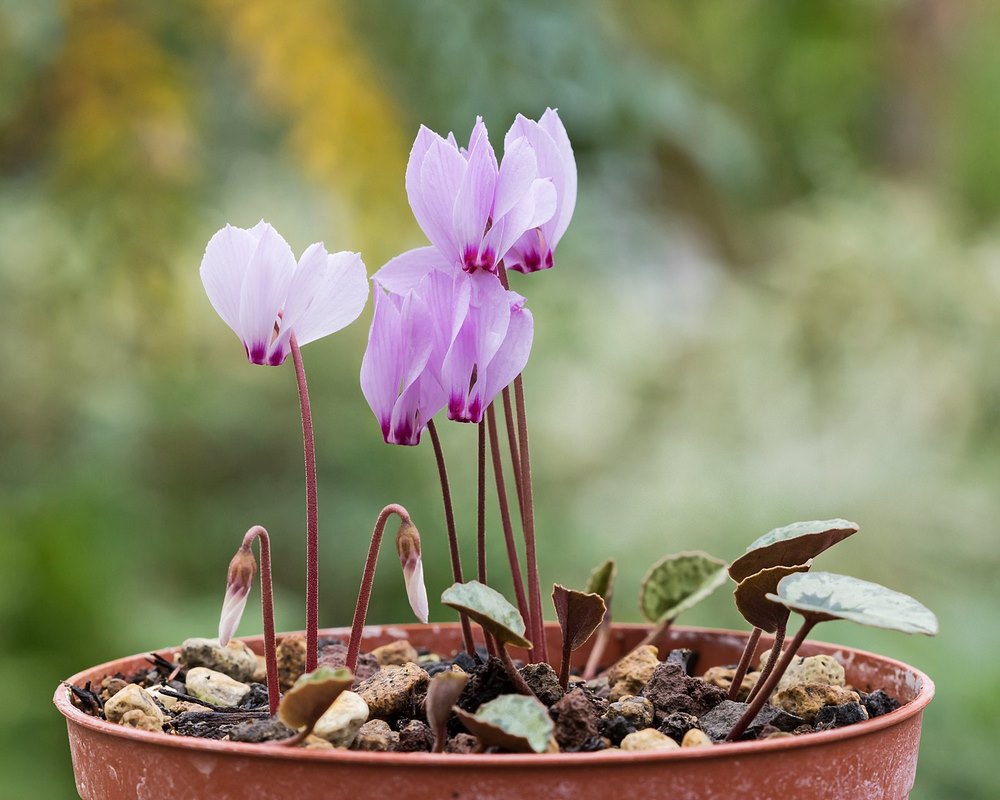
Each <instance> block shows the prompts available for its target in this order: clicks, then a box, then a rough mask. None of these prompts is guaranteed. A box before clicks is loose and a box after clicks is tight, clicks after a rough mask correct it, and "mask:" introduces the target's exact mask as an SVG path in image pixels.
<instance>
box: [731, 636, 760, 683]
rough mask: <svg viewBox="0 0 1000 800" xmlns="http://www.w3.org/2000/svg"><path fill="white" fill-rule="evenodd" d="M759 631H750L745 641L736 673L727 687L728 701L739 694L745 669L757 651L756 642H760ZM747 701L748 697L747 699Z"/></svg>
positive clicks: (745, 672)
mask: <svg viewBox="0 0 1000 800" xmlns="http://www.w3.org/2000/svg"><path fill="white" fill-rule="evenodd" d="M760 634H761V629H760V628H757V627H755V628H754V629H753V630H752V631H750V638H749V639H747V646H746V647H744V648H743V655H742V656H740V663H739V664H738V665H737V666H736V673H735V674H734V675H733V683H732V685H731V686H730V687H729V699H730V700H735V699H736V696H737V695H738V694H739V693H740V686H741V685H742V684H743V676H744V675H746V674H747V667H749V666H750V661H751V659H753V651H754V650H756V649H757V642H759V641H760ZM747 699H748V700H749V697H748V698H747Z"/></svg>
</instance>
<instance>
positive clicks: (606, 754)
mask: <svg viewBox="0 0 1000 800" xmlns="http://www.w3.org/2000/svg"><path fill="white" fill-rule="evenodd" d="M554 624H555V623H547V627H548V626H550V625H554ZM428 628H429V629H430V630H431V631H434V632H439V631H445V630H449V629H452V628H458V623H457V622H454V623H431V624H430V625H429V626H428V625H410V624H403V625H371V626H366V627H365V630H364V634H363V635H364V637H365V638H367V637H369V636H377V635H380V634H382V633H385V632H388V633H393V632H396V631H399V632H404V633H405V632H408V631H410V630H413V629H422V630H426V629H428ZM614 628H615V629H616V630H619V631H629V630H636V631H647V630H649V626H648V625H644V624H641V623H615V625H614ZM346 630H347V629H339V628H331V629H326V630H323V631H320V633H321V635H330V634H332V633H337V632H341V631H346ZM671 630H675V631H683V632H686V633H691V634H703V635H709V636H720V637H721V636H729V637H733V636H735V637H738V638H741V639H746V638H747V637H748V636H749V633H748V632H747V631H735V630H727V629H722V628H702V627H697V626H685V625H678V626H674V627H672V628H671ZM282 635H285V636H287V635H291V634H290V633H286V634H282ZM236 638H237V639H239V640H240V641H243V642H246V643H247V644H252V643H256V642H260V641H261V639H262V638H263V637H261V636H243V637H236ZM803 646H804V647H806V648H808V647H810V646H814V647H819V648H821V649H828V650H834V651H837V650H839V651H841V652H844V653H850V654H851V655H852V656H860V657H862V658H870V659H875V660H878V661H879V662H881V663H882V664H884V665H885V666H887V667H890V668H895V669H899V670H902V671H905V672H908V673H909V674H910V675H911V676H912V677H913V678H915V679H916V682H917V684H918V689H917V693H916V695H915V696H914V697H913V699H912V700H909V701H908V702H906V703H904V704H903V705H901V706H900V707H899V708H897V709H896V710H895V711H890V712H889V713H887V714H883V715H881V716H878V717H875V718H874V719H870V720H867V721H865V722H858V723H855V724H853V725H848V726H846V727H843V728H833V729H832V730H828V731H814V732H812V733H809V734H803V735H801V736H794V737H791V738H778V739H764V740H755V741H746V742H725V743H721V742H720V743H718V744H715V745H713V746H712V747H680V748H677V749H673V750H646V751H631V752H627V751H621V750H610V749H609V750H598V751H596V752H589V753H528V754H524V753H492V754H484V753H396V752H366V751H361V750H347V749H343V748H337V749H334V750H309V749H306V748H302V747H286V746H283V745H279V744H268V743H254V744H251V743H247V742H230V741H221V740H217V739H200V738H197V737H194V736H169V735H166V734H163V733H154V732H150V731H142V730H138V729H136V728H130V727H128V726H125V725H116V724H114V723H111V722H107V721H106V720H102V719H100V718H99V717H94V716H91V715H90V714H85V713H84V712H83V711H81V710H80V709H78V708H76V707H75V706H74V705H73V704H72V703H71V702H70V692H69V689H68V688H67V684H74V685H75V684H78V683H81V682H83V681H85V680H86V678H85V676H86V674H87V673H91V672H94V671H102V672H106V673H107V674H113V673H114V672H116V671H118V670H117V668H116V665H118V664H120V663H121V662H123V661H129V660H132V659H144V658H146V656H147V655H148V654H149V653H150V652H176V651H177V650H178V649H179V648H178V647H177V646H176V645H172V646H170V647H164V648H158V649H155V650H147V651H144V652H142V653H137V654H135V655H132V656H125V657H123V658H117V659H114V660H113V661H108V662H105V663H104V664H98V665H96V666H93V667H89V668H87V669H85V670H81V671H80V672H78V673H76V674H75V675H72V676H70V677H69V678H66V679H65V680H63V681H60V682H59V686H58V687H57V688H56V691H55V693H54V695H53V698H52V699H53V702H54V703H55V705H56V708H58V709H59V712H60V713H61V714H62V715H63V716H64V717H65V718H66V721H67V723H70V724H72V725H80V726H81V727H84V728H88V729H90V730H92V731H95V732H98V733H102V734H105V735H108V736H115V737H119V738H122V739H129V740H132V741H135V742H136V743H143V742H144V743H148V744H151V745H158V746H161V747H170V748H178V749H181V750H185V749H186V750H189V751H196V752H206V753H217V754H220V755H221V754H226V755H238V756H251V755H252V756H256V757H260V758H273V759H291V760H297V761H320V762H326V761H329V762H330V763H332V764H341V763H342V764H370V765H379V764H381V765H384V766H407V767H413V766H417V765H420V766H426V767H429V768H440V767H442V766H446V765H448V764H456V763H458V762H459V761H460V763H461V764H462V766H463V767H476V766H483V767H487V766H490V765H493V766H510V767H514V766H516V767H521V768H523V767H535V768H539V767H542V768H544V767H557V766H565V767H571V766H584V765H587V764H594V765H604V764H611V763H623V762H628V763H645V762H654V761H664V762H673V761H695V760H705V759H718V758H728V757H730V756H732V757H740V756H749V755H753V754H757V753H767V752H772V751H775V750H790V749H794V750H799V749H804V748H809V747H821V746H824V745H828V744H831V743H834V742H838V741H843V740H847V739H854V738H858V737H863V736H867V735H869V734H874V733H876V732H878V731H880V730H883V729H885V728H889V727H892V726H894V725H897V724H899V723H901V722H904V721H905V720H907V719H909V718H911V717H914V716H917V715H919V714H920V713H921V712H923V710H924V708H926V707H927V704H928V703H930V701H931V699H932V698H933V697H934V682H933V681H932V680H931V678H930V677H929V676H928V675H926V674H925V673H924V672H922V671H920V670H919V669H917V668H916V667H912V666H910V665H909V664H906V663H904V662H902V661H898V660H896V659H893V658H889V657H887V656H882V655H878V654H877V653H871V652H868V651H865V650H859V649H857V648H853V647H847V646H846V645H839V644H831V643H829V642H821V641H818V640H813V639H807V640H806V641H805V642H804V643H803Z"/></svg>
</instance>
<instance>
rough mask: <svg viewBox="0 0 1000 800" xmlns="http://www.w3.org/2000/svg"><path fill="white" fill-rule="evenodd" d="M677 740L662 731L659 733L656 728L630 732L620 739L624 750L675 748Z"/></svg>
mask: <svg viewBox="0 0 1000 800" xmlns="http://www.w3.org/2000/svg"><path fill="white" fill-rule="evenodd" d="M677 747H678V744H677V742H675V741H674V740H673V739H671V738H670V737H669V736H667V735H666V734H664V733H660V732H659V731H658V730H656V728H645V729H644V730H641V731H636V732H635V733H630V734H629V735H628V736H626V737H625V738H624V739H622V743H621V749H622V750H626V751H636V750H676V749H677Z"/></svg>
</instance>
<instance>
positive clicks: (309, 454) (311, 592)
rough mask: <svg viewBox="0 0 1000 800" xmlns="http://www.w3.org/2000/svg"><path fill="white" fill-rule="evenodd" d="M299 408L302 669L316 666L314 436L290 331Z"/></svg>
mask: <svg viewBox="0 0 1000 800" xmlns="http://www.w3.org/2000/svg"><path fill="white" fill-rule="evenodd" d="M289 346H290V347H291V350H292V362H293V363H294V364H295V378H296V380H297V382H298V386H299V407H300V409H301V411H302V444H303V450H304V452H305V463H306V672H312V671H313V670H314V669H316V651H317V649H318V648H317V644H318V639H319V503H318V501H317V499H316V440H315V437H314V436H313V422H312V410H311V408H310V406H309V387H308V385H307V384H306V371H305V368H304V367H303V366H302V351H301V350H300V349H299V343H298V341H296V339H295V334H294V333H293V334H292V336H291V339H290V341H289Z"/></svg>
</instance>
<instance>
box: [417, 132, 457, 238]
mask: <svg viewBox="0 0 1000 800" xmlns="http://www.w3.org/2000/svg"><path fill="white" fill-rule="evenodd" d="M440 138H441V137H440V136H438V135H437V134H436V133H434V131H432V130H431V129H430V128H427V127H425V126H423V125H421V126H420V130H419V131H417V138H416V139H414V140H413V147H412V148H411V149H410V158H409V161H407V162H406V197H407V199H408V200H409V201H410V208H411V209H413V216H414V217H416V220H417V224H418V225H419V226H420V227H421V229H422V230H424V231H426V230H427V215H426V213H425V211H424V202H423V191H422V189H421V185H420V168H421V166H422V165H423V163H424V156H426V155H427V151H428V150H429V149H430V146H431V143H432V142H434V141H435V140H436V139H440ZM456 149H457V148H456Z"/></svg>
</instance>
